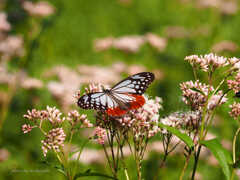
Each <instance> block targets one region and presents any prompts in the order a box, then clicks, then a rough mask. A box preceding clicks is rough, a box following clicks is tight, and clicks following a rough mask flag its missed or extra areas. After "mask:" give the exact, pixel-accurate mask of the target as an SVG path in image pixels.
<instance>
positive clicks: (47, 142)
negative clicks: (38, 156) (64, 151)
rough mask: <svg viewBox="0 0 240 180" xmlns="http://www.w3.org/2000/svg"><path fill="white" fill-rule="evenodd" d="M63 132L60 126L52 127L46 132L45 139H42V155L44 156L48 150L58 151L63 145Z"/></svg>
mask: <svg viewBox="0 0 240 180" xmlns="http://www.w3.org/2000/svg"><path fill="white" fill-rule="evenodd" d="M65 137H66V135H65V133H64V131H63V129H62V128H56V129H52V130H50V131H49V132H48V134H47V135H46V137H45V139H44V140H42V141H41V142H42V150H43V155H44V156H46V154H47V152H48V150H51V149H52V150H54V151H57V152H59V151H60V148H61V147H63V146H64V141H65Z"/></svg>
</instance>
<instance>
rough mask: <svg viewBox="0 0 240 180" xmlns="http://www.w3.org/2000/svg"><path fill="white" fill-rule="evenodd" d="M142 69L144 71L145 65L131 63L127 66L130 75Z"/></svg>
mask: <svg viewBox="0 0 240 180" xmlns="http://www.w3.org/2000/svg"><path fill="white" fill-rule="evenodd" d="M144 71H146V67H145V66H143V65H131V66H129V67H128V68H127V73H128V74H130V75H133V74H136V73H139V72H144Z"/></svg>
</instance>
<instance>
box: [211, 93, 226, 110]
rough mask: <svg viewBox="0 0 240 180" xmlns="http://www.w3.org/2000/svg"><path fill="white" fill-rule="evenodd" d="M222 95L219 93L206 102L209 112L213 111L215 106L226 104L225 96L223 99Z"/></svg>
mask: <svg viewBox="0 0 240 180" xmlns="http://www.w3.org/2000/svg"><path fill="white" fill-rule="evenodd" d="M222 95H223V93H222V91H219V92H218V93H217V94H215V95H212V97H211V98H210V99H209V101H208V105H207V108H208V109H209V110H213V109H214V108H216V107H217V106H220V105H222V104H224V103H225V102H227V98H226V95H225V96H223V97H222Z"/></svg>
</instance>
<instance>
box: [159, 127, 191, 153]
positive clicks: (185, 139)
mask: <svg viewBox="0 0 240 180" xmlns="http://www.w3.org/2000/svg"><path fill="white" fill-rule="evenodd" d="M158 126H159V127H160V128H163V129H166V130H168V131H169V132H171V133H172V134H174V135H175V136H177V137H178V138H179V139H181V140H182V141H183V142H184V143H185V144H186V145H187V146H188V147H189V148H192V147H193V146H194V143H193V141H192V139H191V138H190V137H189V136H188V135H187V134H185V133H182V132H180V131H179V130H178V129H176V128H174V127H170V126H167V125H165V124H162V123H159V124H158Z"/></svg>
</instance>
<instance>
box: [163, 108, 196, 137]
mask: <svg viewBox="0 0 240 180" xmlns="http://www.w3.org/2000/svg"><path fill="white" fill-rule="evenodd" d="M200 120H201V112H200V111H189V112H175V113H172V114H170V115H169V116H167V117H165V118H162V119H160V122H161V123H162V124H164V125H167V126H171V127H176V128H178V129H183V130H193V129H196V128H197V127H198V125H199V123H200ZM161 133H163V134H166V133H167V130H165V129H162V130H161Z"/></svg>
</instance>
